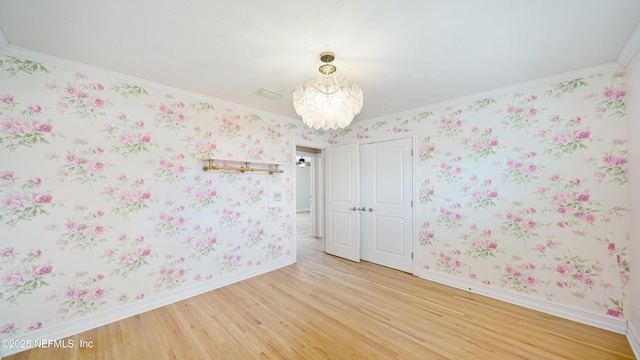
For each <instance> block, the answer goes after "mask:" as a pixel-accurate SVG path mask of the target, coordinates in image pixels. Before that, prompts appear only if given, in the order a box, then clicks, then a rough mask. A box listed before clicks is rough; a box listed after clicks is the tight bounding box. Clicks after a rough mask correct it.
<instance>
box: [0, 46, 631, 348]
mask: <svg viewBox="0 0 640 360" xmlns="http://www.w3.org/2000/svg"><path fill="white" fill-rule="evenodd" d="M5 58H6V57H5ZM5 58H3V60H4V59H5ZM5 64H9V63H8V62H5ZM10 66H12V65H9V67H10ZM8 69H9V68H8V67H0V76H2V77H3V81H0V84H1V85H0V87H2V89H0V108H1V110H0V112H1V113H2V114H0V137H1V138H2V142H1V143H0V152H2V153H3V154H4V156H3V160H5V159H6V161H5V162H3V163H2V165H0V167H2V168H0V190H1V191H0V216H1V218H0V227H2V229H1V230H2V231H3V233H4V234H7V239H6V240H5V244H3V245H2V247H0V262H3V263H2V265H0V267H1V270H0V281H3V283H5V284H6V286H4V287H2V290H0V291H3V292H4V294H5V295H3V297H0V303H2V304H3V305H9V306H11V307H12V309H15V310H16V311H11V313H10V314H9V317H8V318H7V319H3V323H2V324H0V326H3V327H2V328H1V330H0V332H2V336H15V335H20V334H23V333H25V332H28V331H33V330H37V329H45V328H47V327H49V326H56V325H58V324H61V323H64V322H65V321H67V320H69V319H71V318H81V317H82V316H85V315H88V314H91V313H95V312H98V311H108V310H113V309H116V308H117V307H118V306H121V305H122V304H123V303H125V302H127V301H134V300H135V301H137V300H140V301H147V300H148V299H149V294H151V293H154V292H155V293H158V294H162V293H165V292H167V291H171V290H174V289H181V288H183V287H186V286H190V285H192V284H194V283H196V282H200V281H203V280H204V279H213V277H214V275H215V276H216V277H220V279H221V281H224V279H225V278H226V277H227V276H236V275H237V274H239V272H241V271H244V270H247V269H251V268H255V271H260V267H262V266H264V265H267V266H269V265H270V264H272V263H274V262H282V261H285V260H288V259H290V258H291V254H292V247H293V246H294V239H293V225H294V220H293V216H294V214H293V213H292V206H291V205H292V204H291V201H292V199H290V198H287V199H286V200H285V202H286V203H285V204H284V205H285V206H283V207H275V208H272V207H269V206H268V204H267V203H268V201H267V197H266V196H265V194H266V193H267V190H268V188H269V187H271V186H278V187H284V188H289V187H290V185H291V181H292V178H293V176H292V171H294V170H295V168H294V167H293V165H292V164H290V161H291V160H292V158H293V155H292V152H293V151H292V149H293V148H294V144H296V143H301V142H302V143H313V144H321V145H320V146H319V147H324V146H331V145H334V144H341V143H347V142H351V143H353V142H362V143H364V139H371V141H377V139H381V138H389V137H400V136H407V137H413V138H414V139H415V142H416V143H415V146H416V148H415V154H414V156H415V161H414V164H415V167H414V169H413V171H414V174H415V176H414V183H415V184H416V194H415V198H414V200H418V201H416V202H415V204H413V206H414V212H415V223H414V228H415V233H417V236H418V241H419V244H420V246H419V247H418V248H417V249H416V253H415V256H416V260H415V261H416V262H417V264H418V266H417V268H419V269H421V270H420V271H433V272H436V273H442V274H443V276H449V277H452V278H457V279H460V280H462V281H471V282H475V281H477V282H482V283H483V284H485V286H488V287H493V288H497V287H505V288H506V289H508V290H510V291H515V292H519V293H522V294H525V295H526V296H530V297H532V298H542V297H544V298H545V299H547V300H548V301H551V302H557V303H559V304H561V305H567V306H573V307H576V308H580V309H584V310H585V311H599V312H600V313H601V314H603V315H605V316H612V317H621V318H622V319H625V316H626V315H625V307H628V304H626V302H628V300H627V299H626V298H625V295H624V294H625V291H626V290H625V286H628V285H627V284H628V279H629V261H628V256H627V255H626V250H625V249H626V248H628V243H629V240H628V239H626V238H625V234H624V233H621V232H622V231H623V230H621V229H626V228H627V227H628V226H627V225H628V222H629V214H628V212H627V211H626V210H625V207H626V206H627V205H626V204H620V203H618V202H620V201H622V200H619V199H625V196H626V195H625V194H626V190H625V189H626V188H625V186H626V181H627V180H626V167H627V162H626V161H627V153H626V151H627V144H626V142H623V141H620V140H619V139H624V138H625V137H626V133H624V132H623V129H624V126H622V125H621V123H622V122H623V121H624V117H623V116H622V114H624V101H625V87H624V78H623V76H622V75H621V74H618V73H616V74H613V76H612V75H611V74H603V76H600V77H590V78H589V79H588V82H589V83H587V82H586V81H584V80H581V79H575V80H574V81H568V82H565V83H562V84H555V85H551V86H546V87H539V88H535V89H530V90H528V91H527V94H526V95H523V94H513V95H504V96H503V95H500V96H496V97H493V98H487V99H483V100H480V101H476V102H473V103H469V104H462V105H460V106H457V107H455V108H446V109H444V108H442V109H438V110H434V111H429V112H424V113H416V114H409V115H408V116H399V117H397V118H386V119H381V120H379V121H376V122H374V123H367V122H362V123H354V124H352V125H351V126H350V127H349V128H347V129H343V130H340V131H333V132H330V131H328V132H324V131H317V130H313V129H308V128H306V127H304V126H303V125H301V124H299V123H297V122H289V121H285V120H281V119H268V118H264V119H263V118H262V117H260V116H258V115H254V114H250V113H246V112H245V110H239V109H234V108H233V106H231V108H228V109H227V108H221V107H218V106H216V107H213V105H211V104H208V103H204V102H201V101H198V100H197V99H193V98H192V97H190V96H187V95H184V94H180V95H177V94H176V95H165V94H161V93H159V92H158V91H156V90H153V91H152V90H149V91H148V92H147V91H146V90H144V89H142V88H139V87H136V86H134V85H128V84H123V83H119V84H114V83H113V81H112V80H103V79H97V78H96V79H93V78H89V77H87V76H85V75H81V74H77V75H74V74H72V73H69V72H67V71H65V70H62V69H51V73H48V74H47V75H46V78H47V79H48V80H47V81H50V83H44V82H43V83H42V85H43V87H44V88H46V89H49V90H51V91H44V92H43V91H33V92H28V91H24V89H23V87H22V85H20V81H22V79H16V78H14V77H11V76H10V73H11V72H10V71H9V70H8ZM34 71H35V70H34ZM41 75H42V72H41V73H40V74H38V76H41ZM20 76H22V77H30V76H31V75H30V73H29V72H28V71H22V72H21V74H20ZM38 79H39V77H37V76H33V77H30V78H29V80H30V81H40V80H38ZM193 100H195V101H193ZM145 104H146V106H145ZM51 107H53V110H52V109H51ZM56 107H57V110H58V112H56V111H55V110H56ZM556 115H557V116H556ZM87 120H89V121H87ZM9 139H14V140H15V142H13V143H12V142H10V140H9ZM28 139H37V141H36V142H33V143H30V142H29V141H32V140H28ZM14 140H11V141H14ZM600 140H602V141H600ZM19 141H23V143H20V145H16V146H14V145H10V144H18V143H19ZM157 150H159V151H157ZM218 156H219V157H222V158H242V159H254V160H257V159H264V160H268V161H274V162H279V163H283V164H285V165H282V168H283V169H284V170H285V173H284V174H274V175H267V174H264V176H262V174H261V175H257V174H249V173H244V174H241V173H233V172H207V173H204V172H202V165H203V162H202V159H204V158H207V157H218ZM26 164H28V166H25V165H26ZM90 174H93V176H90ZM85 176H86V177H85ZM89 176H90V177H89ZM474 177H475V180H473V178H474ZM56 178H57V179H58V180H60V181H59V182H57V183H56V184H52V179H53V181H55V179H56ZM489 179H490V180H491V182H490V183H486V182H485V181H487V180H489ZM54 185H55V186H54ZM603 194H606V196H603ZM167 202H172V204H171V205H170V206H169V205H167ZM81 204H87V205H88V207H86V208H82V206H83V205H81ZM80 208H82V209H83V210H79V209H80ZM54 209H55V211H53V210H54ZM93 216H96V217H93ZM51 224H53V225H51ZM160 224H162V228H161V226H160ZM116 228H117V229H121V230H120V232H124V234H123V235H118V234H117V233H116V234H114V233H113V229H116ZM131 229H136V232H137V233H136V234H133V233H132V232H131ZM603 234H607V235H606V236H608V237H609V239H615V240H609V241H608V242H607V243H606V245H605V243H604V242H603V241H604V240H599V239H598V238H599V237H601V236H603ZM71 236H73V240H71V239H72V238H70V237H71ZM82 237H84V238H85V239H86V240H87V242H86V244H87V246H84V245H83V246H84V247H83V246H79V245H80V244H85V243H83V241H84V240H82ZM56 239H58V240H60V239H62V242H61V243H59V244H58V249H53V250H52V249H50V248H48V247H50V246H54V245H53V244H54V243H55V240H56ZM91 239H93V240H91ZM49 240H51V241H49ZM64 241H68V242H66V243H64ZM45 242H46V243H47V244H51V245H50V246H45V245H43V244H45ZM76 244H77V245H78V246H75V245H76ZM610 244H613V245H610ZM24 254H27V255H24ZM569 254H571V255H569ZM578 254H579V258H578V259H582V260H584V261H585V263H584V264H585V266H588V267H591V266H594V265H595V266H596V267H597V268H598V275H597V276H595V275H594V274H593V273H589V274H587V273H585V275H583V276H582V277H580V278H577V277H576V278H574V277H571V276H570V275H564V274H561V273H559V272H558V271H557V265H558V264H559V263H560V264H562V263H563V262H564V256H567V257H569V258H571V257H572V256H577V255H578ZM69 258H74V259H78V260H77V261H68V259H69ZM27 259H28V261H29V265H28V266H23V264H22V262H23V261H26V260H27ZM556 259H561V260H556ZM597 261H599V263H598V262H597ZM61 262H63V263H64V267H65V271H64V272H62V271H61V268H60V265H59V264H60V263H61ZM571 265H572V266H573V267H574V269H575V268H577V265H576V263H575V262H574V263H572V264H571ZM89 267H91V269H90V270H88V268H89ZM470 267H473V268H475V271H473V272H471V271H470V270H469V269H470ZM98 271H103V272H104V275H101V274H100V273H97V272H98ZM89 273H91V274H92V275H89ZM574 274H575V272H574ZM576 276H577V275H576ZM33 278H41V279H42V280H43V281H45V282H46V284H45V283H44V282H42V283H39V285H38V287H37V288H36V289H34V290H33V291H32V292H30V293H29V292H28V291H22V292H20V291H21V290H19V289H31V288H30V287H29V286H32V285H31V284H32V283H30V282H29V281H30V280H32V279H33ZM559 281H560V282H566V283H567V284H564V283H561V286H558V285H557V284H556V283H557V282H559ZM571 281H575V282H576V283H575V284H574V285H572V283H571ZM568 285H572V287H571V288H568V287H566V286H568ZM7 286H9V288H11V289H18V290H16V291H13V290H11V291H10V292H8V293H7V292H6V291H7V290H6V289H7ZM562 286H564V287H562ZM14 287H15V288H14ZM20 287H23V288H20ZM112 287H113V288H112ZM18 293H20V295H19V296H17V297H16V296H15V295H16V294H18ZM45 293H46V294H49V296H47V297H46V299H48V300H49V301H51V302H52V304H51V306H49V307H48V308H51V309H53V311H51V310H50V309H47V307H42V308H41V309H38V310H37V313H34V314H31V316H25V315H24V314H26V313H27V311H26V309H27V307H28V305H29V304H32V303H34V302H36V301H38V300H39V299H41V298H43V297H44V296H46V294H45ZM574 293H575V294H574ZM12 297H13V298H14V299H15V301H14V302H12V303H11V302H10V301H8V299H10V298H12ZM56 309H57V313H56ZM45 319H46V321H45ZM0 337H1V336H0Z"/></svg>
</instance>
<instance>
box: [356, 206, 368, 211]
mask: <svg viewBox="0 0 640 360" xmlns="http://www.w3.org/2000/svg"><path fill="white" fill-rule="evenodd" d="M358 210H360V211H365V210H367V208H366V207H364V206H363V207H361V208H360V209H358Z"/></svg>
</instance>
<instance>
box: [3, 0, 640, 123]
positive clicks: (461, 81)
mask: <svg viewBox="0 0 640 360" xmlns="http://www.w3.org/2000/svg"><path fill="white" fill-rule="evenodd" d="M639 22H640V1H638V0H607V1H605V0H536V1H525V0H483V1H480V0H457V1H451V0H394V1H390V0H323V1H311V0H270V1H267V0H233V1H231V0H229V1H222V0H217V1H216V0H208V1H204V0H181V1H176V0H135V1H132V0H108V1H105V0H48V1H47V0H0V29H1V30H2V32H4V35H5V36H6V39H7V41H8V43H9V44H10V46H11V47H18V48H25V49H29V50H33V51H37V52H40V53H44V54H49V55H54V56H56V57H60V58H65V59H69V60H73V61H76V62H80V63H84V64H87V65H91V66H95V67H99V68H103V69H107V70H111V71H115V72H118V73H122V74H126V75H130V76H134V77H138V78H141V79H145V80H150V81H154V82H157V83H160V84H165V85H169V86H173V87H176V88H180V89H184V90H188V91H192V92H196V93H199V94H202V95H206V96H211V97H214V98H218V99H222V100H226V101H230V102H234V103H238V104H242V105H245V106H249V107H253V108H257V109H261V110H265V111H268V112H271V113H274V114H280V115H283V116H286V117H290V118H294V119H298V118H299V117H298V116H297V115H296V113H295V111H294V109H293V105H292V102H291V96H292V92H293V90H294V89H295V87H296V85H297V84H298V83H301V82H306V81H308V80H309V79H310V78H313V79H315V78H317V77H318V75H319V73H318V70H317V69H318V66H319V65H320V64H321V62H320V60H319V58H318V57H319V54H320V53H321V52H323V51H327V50H328V51H333V52H334V53H335V54H336V60H335V61H334V63H333V64H334V65H336V66H337V68H338V71H337V73H336V74H337V75H339V76H341V77H346V78H347V80H348V81H349V82H357V83H358V84H359V85H360V86H361V88H362V89H363V91H364V96H365V98H364V107H363V109H362V112H361V113H360V114H359V115H358V116H357V117H356V120H358V119H360V120H362V119H370V118H376V117H379V116H383V115H386V114H392V113H398V112H403V111H407V110H410V109H414V108H419V107H424V106H427V105H430V104H434V103H438V102H442V101H445V100H450V99H454V98H458V97H462V96H467V95H471V94H476V93H480V92H484V91H489V90H492V89H497V88H501V87H504V86H508V85H512V84H517V83H521V82H525V81H530V80H534V79H539V78H542V77H546V76H551V75H556V74H560V73H563V72H567V71H572V70H577V69H582V68H586V67H590V66H595V65H600V64H604V63H608V62H611V61H615V60H616V59H617V58H618V56H619V54H620V52H621V51H622V50H623V48H624V47H625V44H626V43H627V41H628V39H629V37H630V36H631V35H632V33H633V32H634V29H635V28H636V26H637V24H638V23H639ZM0 35H1V34H0ZM262 87H265V88H268V89H271V90H274V91H277V92H280V93H282V94H283V95H284V96H283V97H282V98H280V99H276V100H273V99H266V98H263V97H260V96H258V95H256V94H255V91H256V90H258V89H260V88H262Z"/></svg>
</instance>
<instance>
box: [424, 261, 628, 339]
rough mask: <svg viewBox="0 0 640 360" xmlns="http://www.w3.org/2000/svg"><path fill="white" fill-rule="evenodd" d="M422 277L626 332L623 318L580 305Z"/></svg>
mask: <svg viewBox="0 0 640 360" xmlns="http://www.w3.org/2000/svg"><path fill="white" fill-rule="evenodd" d="M418 276H419V277H420V278H422V279H426V280H431V281H433V282H437V283H440V284H443V285H447V286H451V287H454V288H458V289H462V290H467V291H471V292H474V293H476V294H480V295H483V296H486V297H490V298H493V299H496V300H501V301H504V302H508V303H510V304H514V305H518V306H522V307H525V308H528V309H532V310H537V311H540V312H543V313H546V314H550V315H554V316H558V317H561V318H564V319H567V320H572V321H575V322H579V323H581V324H585V325H590V326H593V327H597V328H599V329H604V330H608V331H611V332H614V333H617V334H622V335H624V334H626V333H627V321H626V320H621V319H618V318H613V317H611V316H607V315H603V314H597V313H593V312H590V311H587V310H584V309H578V308H573V307H570V306H567V305H561V304H556V303H553V302H550V301H547V300H544V299H538V298H533V297H530V296H527V295H523V294H519V293H516V292H512V291H509V290H502V289H496V288H494V287H490V286H487V285H484V284H479V283H476V282H472V281H467V280H462V279H458V278H454V277H451V276H447V275H443V274H439V273H434V272H431V271H427V270H424V269H423V270H422V271H420V273H419V274H418Z"/></svg>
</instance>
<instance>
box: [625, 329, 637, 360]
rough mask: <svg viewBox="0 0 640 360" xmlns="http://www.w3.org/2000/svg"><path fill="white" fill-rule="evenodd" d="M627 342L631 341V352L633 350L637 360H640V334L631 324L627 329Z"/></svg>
mask: <svg viewBox="0 0 640 360" xmlns="http://www.w3.org/2000/svg"><path fill="white" fill-rule="evenodd" d="M627 340H629V345H631V350H633V354H634V355H635V356H636V359H640V336H638V332H637V331H636V328H635V327H634V326H633V324H632V323H631V322H629V327H628V328H627Z"/></svg>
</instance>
